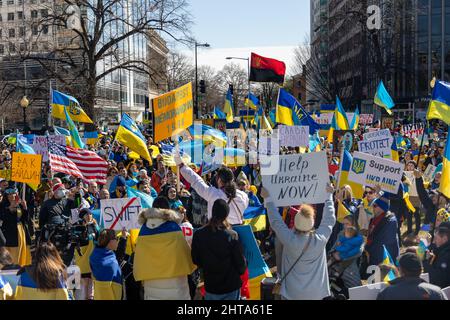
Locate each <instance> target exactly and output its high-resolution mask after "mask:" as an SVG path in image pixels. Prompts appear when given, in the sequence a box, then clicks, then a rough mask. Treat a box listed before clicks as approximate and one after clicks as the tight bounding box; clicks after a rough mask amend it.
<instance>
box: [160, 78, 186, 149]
mask: <svg viewBox="0 0 450 320" xmlns="http://www.w3.org/2000/svg"><path fill="white" fill-rule="evenodd" d="M152 105H153V134H154V139H153V140H154V142H159V141H162V140H164V139H167V138H170V137H171V136H172V134H173V133H174V131H177V130H179V131H181V130H184V129H187V128H189V127H190V126H192V124H193V123H194V105H193V102H192V83H191V82H189V83H188V84H186V85H184V86H182V87H180V88H178V89H175V90H173V91H170V92H168V93H166V94H163V95H162V96H159V97H157V98H155V99H153V100H152Z"/></svg>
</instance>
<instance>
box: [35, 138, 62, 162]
mask: <svg viewBox="0 0 450 320" xmlns="http://www.w3.org/2000/svg"><path fill="white" fill-rule="evenodd" d="M48 141H50V142H53V143H56V144H59V145H60V146H65V145H66V137H65V136H63V135H56V136H35V137H34V139H33V145H32V148H33V150H34V151H35V152H36V154H40V155H42V161H43V162H47V161H48Z"/></svg>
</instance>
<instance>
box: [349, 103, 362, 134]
mask: <svg viewBox="0 0 450 320" xmlns="http://www.w3.org/2000/svg"><path fill="white" fill-rule="evenodd" d="M359 118H360V115H359V109H358V108H356V111H355V116H354V117H353V120H352V123H351V124H350V130H356V129H358V125H359Z"/></svg>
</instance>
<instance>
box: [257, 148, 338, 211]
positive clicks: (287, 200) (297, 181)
mask: <svg viewBox="0 0 450 320" xmlns="http://www.w3.org/2000/svg"><path fill="white" fill-rule="evenodd" d="M278 165H279V167H278V170H277V172H276V173H275V174H272V172H271V171H268V170H267V169H266V168H264V167H261V175H262V180H263V185H264V187H265V188H266V189H267V190H270V192H271V194H272V199H273V200H274V203H275V205H276V206H277V207H288V206H292V205H300V204H305V203H308V204H318V203H324V202H325V200H326V199H327V193H326V186H327V183H328V182H329V178H328V170H326V168H327V167H328V162H327V154H326V152H314V153H307V154H294V155H283V156H279V163H278ZM267 173H270V175H268V174H267Z"/></svg>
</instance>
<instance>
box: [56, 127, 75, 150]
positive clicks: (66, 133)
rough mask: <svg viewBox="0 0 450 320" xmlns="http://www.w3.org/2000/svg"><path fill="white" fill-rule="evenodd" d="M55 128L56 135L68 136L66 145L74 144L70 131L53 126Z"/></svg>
mask: <svg viewBox="0 0 450 320" xmlns="http://www.w3.org/2000/svg"><path fill="white" fill-rule="evenodd" d="M53 128H54V129H55V135H61V136H65V137H66V145H68V146H70V145H72V137H71V136H70V131H69V130H67V129H64V128H60V127H57V126H53Z"/></svg>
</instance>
